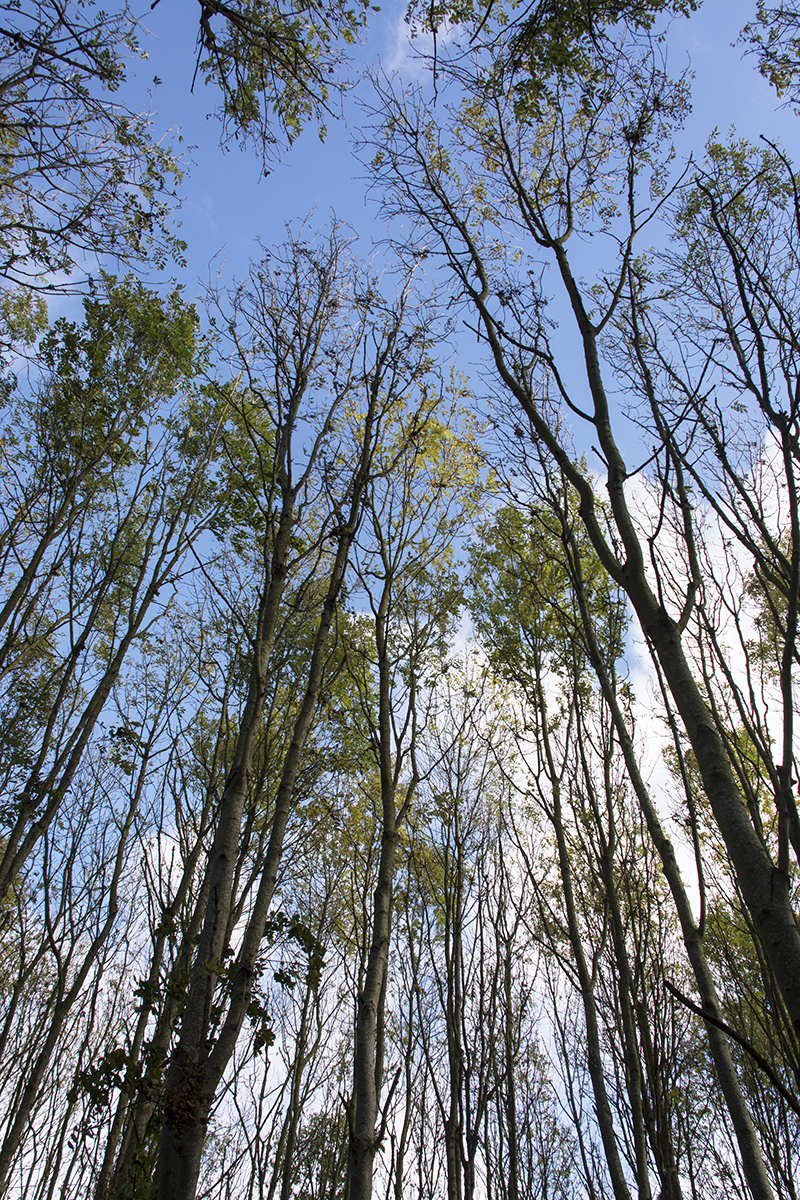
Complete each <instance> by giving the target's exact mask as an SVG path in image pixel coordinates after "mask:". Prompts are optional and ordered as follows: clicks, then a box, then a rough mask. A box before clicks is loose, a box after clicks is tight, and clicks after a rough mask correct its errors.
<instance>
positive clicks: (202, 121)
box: [128, 0, 800, 295]
mask: <svg viewBox="0 0 800 1200" xmlns="http://www.w3.org/2000/svg"><path fill="white" fill-rule="evenodd" d="M754 8H755V0H746V2H743V0H705V3H704V4H703V5H702V7H701V9H700V11H699V12H698V13H697V14H695V16H694V17H692V18H691V19H690V20H688V21H686V20H680V21H675V22H674V23H673V25H672V28H671V31H670V35H669V62H670V64H671V66H672V68H673V69H674V70H676V71H678V70H681V69H683V68H684V67H686V66H689V65H690V66H691V68H692V69H693V71H694V72H695V76H696V78H695V83H694V89H693V111H692V114H691V117H690V118H689V121H688V122H687V125H686V128H685V130H684V131H683V132H682V133H681V134H680V137H679V140H678V146H679V150H680V151H681V152H682V153H688V152H689V150H692V149H694V150H695V152H699V151H700V150H701V149H702V146H703V144H704V142H705V140H706V138H707V137H708V135H709V134H710V132H711V131H712V129H714V128H715V127H718V128H719V129H720V131H721V132H722V133H725V132H727V130H728V129H729V127H730V126H732V125H735V126H736V128H737V131H738V133H739V134H740V135H741V136H744V137H748V138H750V139H753V140H754V139H756V138H757V137H758V135H759V134H761V133H764V134H767V135H768V136H770V137H771V138H775V137H777V138H778V139H779V140H780V141H781V142H782V144H783V146H784V147H785V149H786V150H787V151H788V153H789V154H790V156H792V157H795V158H800V154H798V153H797V151H798V145H797V142H798V132H800V118H797V117H795V116H794V115H793V114H792V113H791V112H790V111H788V110H786V109H783V110H781V109H780V106H779V102H778V101H777V99H776V97H775V95H774V93H773V91H772V90H771V89H770V88H769V86H768V85H767V84H766V83H765V82H764V80H762V79H761V78H760V76H759V75H758V73H757V71H756V69H755V65H754V62H753V60H752V59H747V60H744V61H743V60H742V47H740V46H736V45H735V42H736V40H737V37H738V33H739V30H740V29H741V27H742V26H743V25H744V23H745V22H746V21H747V20H749V19H751V17H752V15H753V10H754ZM403 12H404V5H402V4H398V3H395V2H394V0H390V2H389V3H388V4H384V5H383V8H382V11H381V12H380V13H373V14H372V20H371V23H370V27H369V30H368V31H367V34H366V37H365V42H364V45H363V46H361V47H358V48H357V51H356V53H357V55H358V57H359V59H360V60H361V61H362V63H364V64H366V63H369V62H374V63H377V62H378V61H379V60H380V62H381V63H382V65H383V67H384V69H386V70H401V71H402V72H403V73H404V74H406V75H415V76H416V75H418V67H417V65H416V64H415V63H414V62H413V60H412V59H411V57H410V55H409V53H408V51H407V48H406V41H405V29H404V25H403V19H402V18H403ZM142 24H143V25H144V26H145V28H146V29H148V30H149V31H150V33H151V35H152V36H150V37H143V39H142V47H143V49H146V50H147V52H148V55H149V57H148V59H147V61H144V62H142V63H141V64H132V65H131V71H130V73H129V74H130V85H129V89H128V90H129V94H130V97H132V99H131V100H130V102H131V103H132V104H135V103H137V99H138V103H139V104H142V103H144V104H146V103H147V102H148V101H147V97H146V92H147V88H148V86H150V88H151V91H152V107H153V110H154V113H155V115H154V127H155V129H156V130H158V131H159V132H161V131H163V130H167V129H168V130H171V132H170V133H168V134H167V135H166V136H167V140H168V141H169V140H171V141H172V142H173V144H177V135H178V133H180V134H182V136H183V138H184V143H183V145H184V146H188V147H192V149H191V150H190V152H189V153H190V157H191V160H192V165H190V167H189V170H188V172H187V176H186V178H185V180H184V183H183V186H182V193H183V196H184V199H183V203H182V205H181V209H180V212H179V213H178V220H180V222H181V226H182V228H181V230H180V232H181V236H182V237H184V238H185V239H186V241H187V242H188V245H189V252H188V265H187V268H186V270H185V271H182V272H180V277H181V281H182V282H184V283H185V285H186V289H187V294H188V295H196V294H199V291H200V286H199V283H198V280H207V279H208V278H209V264H210V263H211V260H212V259H213V260H214V262H213V265H212V266H211V268H210V269H211V272H212V274H213V275H214V276H215V277H219V279H220V282H222V283H223V284H228V283H230V282H231V281H232V279H233V278H234V277H235V276H240V277H241V276H242V275H244V274H245V273H246V271H247V267H248V264H249V262H250V261H251V259H253V258H256V257H258V254H259V251H258V245H257V242H258V239H259V238H260V239H261V240H262V241H263V242H264V243H265V244H267V245H270V244H274V243H276V242H280V241H282V240H283V236H284V226H285V224H286V223H287V222H289V221H294V220H296V219H298V218H303V217H306V216H308V215H310V216H311V224H312V226H314V227H322V226H325V225H326V224H327V223H328V221H329V219H330V217H331V215H332V214H334V213H335V215H336V217H337V218H338V219H339V220H341V221H344V222H346V223H347V224H349V225H351V226H352V227H353V228H354V230H355V231H356V232H357V233H358V234H359V235H360V236H361V238H362V247H361V249H362V253H363V255H364V256H365V257H368V256H369V253H370V244H371V242H372V241H373V240H376V239H379V238H381V237H382V236H383V235H384V233H385V230H384V227H383V225H382V222H381V220H380V211H379V207H378V204H377V201H376V199H375V198H367V197H366V196H365V182H364V179H363V170H362V168H361V167H360V165H359V163H358V162H357V160H356V159H355V158H354V156H353V154H352V150H351V140H352V138H353V136H354V134H355V133H356V131H357V127H358V122H359V119H360V114H359V110H358V107H357V104H356V100H357V97H358V95H359V91H361V92H362V93H363V92H364V90H365V88H366V86H367V85H366V84H365V83H361V84H359V85H358V86H356V88H355V89H354V91H353V93H351V94H350V95H349V96H347V97H346V99H345V103H344V114H345V115H344V119H343V120H340V121H335V122H330V123H329V131H328V137H327V139H326V141H325V143H321V142H320V141H319V139H318V137H317V135H316V133H315V131H314V130H313V129H312V128H309V129H308V130H307V131H306V132H305V133H304V134H303V135H302V137H301V138H300V139H299V141H298V142H296V143H295V145H294V146H293V147H292V149H291V150H290V151H288V153H287V154H286V155H285V157H284V161H283V162H281V163H277V164H271V171H270V174H269V175H268V176H267V177H264V176H263V174H262V169H261V164H260V161H259V159H258V157H257V156H256V154H255V153H254V152H253V151H252V150H250V151H248V150H245V151H242V150H240V149H238V148H237V147H236V146H233V147H231V148H230V149H227V150H223V149H221V148H220V144H219V134H220V128H219V125H218V123H217V121H216V120H215V119H214V118H213V117H207V113H208V112H209V109H213V107H214V105H215V103H216V97H215V95H214V93H213V91H212V89H211V88H207V87H205V86H204V85H203V83H202V80H198V82H197V84H196V86H195V90H194V93H193V94H192V92H191V82H192V74H193V71H194V62H195V38H196V31H197V4H196V0H160V2H159V3H158V5H157V6H156V8H155V9H153V10H152V11H150V10H147V11H146V12H145V14H144V15H143V17H142ZM354 75H355V76H356V78H358V71H357V70H355V71H354ZM153 76H158V77H159V78H160V79H161V80H162V81H163V82H162V83H161V84H160V85H159V86H158V87H152V86H151V85H152V79H153Z"/></svg>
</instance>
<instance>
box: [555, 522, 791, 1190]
mask: <svg viewBox="0 0 800 1200" xmlns="http://www.w3.org/2000/svg"><path fill="white" fill-rule="evenodd" d="M571 549H572V554H573V561H574V562H575V563H576V565H577V564H579V557H578V555H577V550H576V547H575V546H574V545H573V546H572V547H571ZM576 584H577V592H578V598H579V603H580V606H581V615H582V619H583V626H584V632H585V636H586V641H587V648H588V651H589V655H590V658H591V661H592V666H593V667H594V670H595V673H596V675H597V679H598V682H599V683H600V687H601V690H602V693H603V699H604V700H605V702H606V704H607V705H608V708H609V712H610V713H611V716H612V720H613V722H614V728H615V730H616V733H617V738H618V739H619V743H620V747H621V749H622V753H623V757H624V759H625V766H626V769H627V772H628V777H629V779H630V781H631V785H632V786H633V790H634V792H635V794H636V798H637V800H638V801H639V805H640V807H641V810H642V814H643V816H644V819H645V823H646V825H647V828H648V831H649V833H650V836H651V838H652V839H653V844H654V846H655V847H656V850H657V851H658V855H659V857H660V859H661V864H662V866H663V868H664V876H665V878H666V880H667V884H668V886H669V889H670V892H671V893H672V898H673V900H674V902H675V908H676V910H677V913H678V920H679V922H680V926H681V932H682V934H683V941H684V945H685V946H686V952H687V954H688V957H689V962H690V964H691V967H692V970H693V972H694V976H695V981H696V983H697V988H698V991H699V993H700V997H701V1003H702V1006H703V1008H704V1009H705V1010H706V1011H707V1012H708V1014H709V1016H713V1017H716V1018H717V1019H720V1016H721V1013H720V1007H719V1001H718V998H717V992H716V987H715V985H714V980H713V976H712V973H711V970H710V968H709V965H708V960H707V959H706V955H705V950H704V948H703V941H702V938H701V936H700V933H699V930H698V928H697V926H696V924H695V920H694V916H693V913H692V907H691V904H690V902H689V897H688V896H687V894H686V890H685V888H684V886H683V880H682V878H681V874H680V869H679V867H678V863H677V860H676V857H675V851H674V849H673V846H672V843H671V842H670V840H669V838H668V837H667V836H666V834H665V833H664V830H663V827H662V825H661V821H660V819H659V817H658V814H657V812H656V809H655V806H654V804H653V802H652V799H651V797H650V793H649V791H648V789H647V785H646V784H645V782H644V780H643V778H642V776H641V773H640V771H639V765H638V762H637V759H636V753H635V750H634V746H633V742H632V740H631V736H630V733H629V731H628V727H627V723H626V721H625V718H624V716H623V713H622V710H621V709H620V706H619V703H618V702H617V697H616V693H615V690H614V687H613V685H612V682H611V679H610V678H609V675H608V672H607V670H606V668H605V665H604V663H603V658H602V655H601V654H600V651H599V648H598V645H597V640H596V638H595V635H594V625H593V622H592V618H591V615H590V613H589V610H588V606H587V603H586V596H585V593H584V590H583V586H582V580H581V577H580V574H579V573H578V574H577V577H576ZM740 804H741V807H742V811H743V812H745V811H746V810H745V808H744V804H742V803H741V801H740ZM750 828H751V829H752V826H750ZM705 1025H706V1031H707V1035H708V1042H709V1048H710V1050H711V1056H712V1059H713V1061H714V1067H715V1070H716V1073H717V1079H718V1081H719V1085H720V1088H721V1090H722V1094H723V1097H724V1099H725V1103H726V1106H727V1109H728V1113H729V1115H730V1118H731V1122H732V1124H733V1128H734V1132H735V1134H736V1140H737V1144H738V1146H739V1152H740V1154H741V1156H742V1167H743V1169H744V1173H745V1178H746V1179H747V1183H748V1186H749V1188H750V1190H751V1192H752V1194H753V1198H754V1200H774V1196H773V1191H772V1187H771V1185H770V1182H769V1177H768V1175H767V1170H766V1166H765V1164H764V1159H763V1156H762V1154H761V1147H760V1146H759V1143H758V1138H757V1136H756V1131H755V1127H754V1126H753V1121H752V1118H751V1116H750V1112H749V1110H748V1108H747V1103H746V1101H745V1098H744V1096H743V1094H742V1090H741V1088H740V1086H739V1080H738V1077H737V1074H736V1069H735V1067H734V1064H733V1059H732V1057H731V1052H730V1047H729V1045H728V1041H727V1038H726V1037H725V1034H724V1033H723V1032H722V1031H721V1030H720V1029H718V1028H717V1027H716V1026H714V1025H711V1024H710V1023H708V1022H705Z"/></svg>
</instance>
